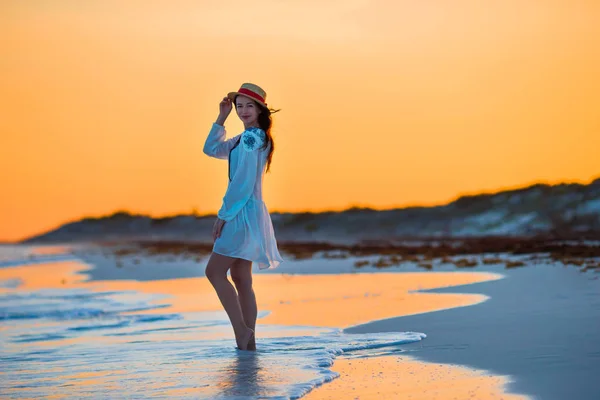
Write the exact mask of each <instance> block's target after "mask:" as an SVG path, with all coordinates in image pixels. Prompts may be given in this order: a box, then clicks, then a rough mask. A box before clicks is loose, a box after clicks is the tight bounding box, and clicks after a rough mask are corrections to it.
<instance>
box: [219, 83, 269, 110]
mask: <svg viewBox="0 0 600 400" xmlns="http://www.w3.org/2000/svg"><path fill="white" fill-rule="evenodd" d="M236 96H245V97H248V98H250V99H252V100H254V101H256V102H257V103H258V104H260V105H261V106H263V107H264V108H268V107H267V103H266V100H267V92H265V91H264V90H262V88H261V87H260V86H258V85H255V84H253V83H243V84H242V86H241V87H240V90H238V91H237V92H230V93H228V94H227V97H229V98H230V99H231V100H232V101H233V100H235V97H236Z"/></svg>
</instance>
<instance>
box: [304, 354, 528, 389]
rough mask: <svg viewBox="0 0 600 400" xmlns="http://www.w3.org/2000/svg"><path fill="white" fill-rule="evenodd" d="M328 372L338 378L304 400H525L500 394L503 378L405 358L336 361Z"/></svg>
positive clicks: (504, 383)
mask: <svg viewBox="0 0 600 400" xmlns="http://www.w3.org/2000/svg"><path fill="white" fill-rule="evenodd" d="M331 369H332V370H333V371H335V372H337V373H339V374H340V378H338V379H335V380H334V381H333V382H330V383H328V384H325V385H323V386H321V387H319V388H317V389H316V390H313V391H312V392H310V393H309V394H308V395H307V396H305V397H304V398H305V399H307V400H336V399H413V400H438V399H439V400H441V399H481V400H486V399H505V400H524V399H527V397H526V396H521V395H516V394H507V393H503V390H504V386H505V385H506V384H507V383H508V382H509V379H508V378H506V377H502V376H496V375H493V374H490V373H486V372H484V371H478V370H474V369H470V368H464V367H460V366H455V365H448V364H433V363H428V362H422V361H416V360H414V359H412V358H411V357H408V356H381V357H372V358H350V359H348V358H338V359H337V360H336V361H335V364H334V365H333V368H331Z"/></svg>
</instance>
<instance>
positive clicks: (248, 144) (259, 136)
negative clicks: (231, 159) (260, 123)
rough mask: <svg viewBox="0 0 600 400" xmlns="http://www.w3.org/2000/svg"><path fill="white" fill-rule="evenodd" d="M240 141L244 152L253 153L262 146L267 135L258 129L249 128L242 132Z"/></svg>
mask: <svg viewBox="0 0 600 400" xmlns="http://www.w3.org/2000/svg"><path fill="white" fill-rule="evenodd" d="M241 140H242V146H243V147H244V149H245V150H246V151H254V150H257V149H260V148H261V147H263V146H264V144H265V142H266V140H267V134H266V133H265V131H263V130H262V129H260V128H257V127H251V128H248V129H246V130H245V131H244V132H242V139H241Z"/></svg>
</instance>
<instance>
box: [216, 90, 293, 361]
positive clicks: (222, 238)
mask: <svg viewBox="0 0 600 400" xmlns="http://www.w3.org/2000/svg"><path fill="white" fill-rule="evenodd" d="M265 101H266V93H265V91H264V90H262V89H261V88H260V87H258V86H257V85H254V84H251V83H244V84H243V85H242V86H241V88H240V89H239V90H238V91H237V92H231V93H229V94H228V95H227V96H226V97H224V98H223V100H222V101H221V103H220V104H219V116H218V118H217V120H216V122H215V123H214V124H213V126H212V128H211V130H210V133H209V134H208V137H207V139H206V143H205V144H204V153H205V154H207V155H209V156H211V157H215V158H220V159H225V160H228V162H229V168H228V171H229V185H228V186H227V191H226V193H225V196H224V197H223V205H222V207H221V209H220V210H219V212H218V213H217V221H216V222H215V225H214V227H213V240H214V245H213V252H212V254H211V256H210V259H209V261H208V265H207V266H206V277H207V278H208V279H209V281H210V283H211V284H212V286H213V287H214V288H215V291H216V292H217V295H218V296H219V300H220V301H221V304H222V305H223V308H224V309H225V311H226V312H227V315H228V316H229V320H230V321H231V325H232V327H233V331H234V333H235V340H236V343H237V346H238V348H239V349H241V350H256V343H255V337H254V333H255V329H256V315H257V305H256V297H255V295H254V290H253V288H252V263H253V262H255V263H257V264H258V267H259V268H260V269H266V268H275V267H277V265H279V263H281V262H282V261H283V259H282V258H281V256H280V254H279V251H278V249H277V242H276V240H275V234H274V231H273V224H272V222H271V216H270V215H269V211H268V210H267V207H266V205H265V203H264V202H263V197H262V186H263V177H264V173H265V172H268V171H269V167H270V165H271V159H272V156H273V149H274V144H273V137H272V136H271V125H272V119H271V114H272V113H273V112H276V110H273V109H270V108H268V107H267V104H266V102H265ZM233 106H235V109H236V112H237V115H238V117H239V118H240V119H241V120H242V122H243V123H244V132H242V133H241V134H239V135H237V136H234V137H232V138H230V139H226V138H225V135H226V132H225V128H224V124H225V120H226V119H227V117H228V116H229V113H230V112H231V110H232V108H233ZM227 271H230V273H231V278H232V280H233V283H234V285H235V288H234V286H233V285H232V284H231V282H229V280H228V279H227ZM236 289H237V291H236Z"/></svg>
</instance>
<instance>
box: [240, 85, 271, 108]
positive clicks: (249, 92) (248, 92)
mask: <svg viewBox="0 0 600 400" xmlns="http://www.w3.org/2000/svg"><path fill="white" fill-rule="evenodd" d="M238 93H240V94H245V95H246V96H248V97H252V98H253V99H255V100H258V101H260V102H261V103H265V99H264V98H263V97H261V96H260V95H259V94H257V93H254V92H253V91H252V90H249V89H246V88H241V89H240V90H238ZM265 104H266V103H265Z"/></svg>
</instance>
